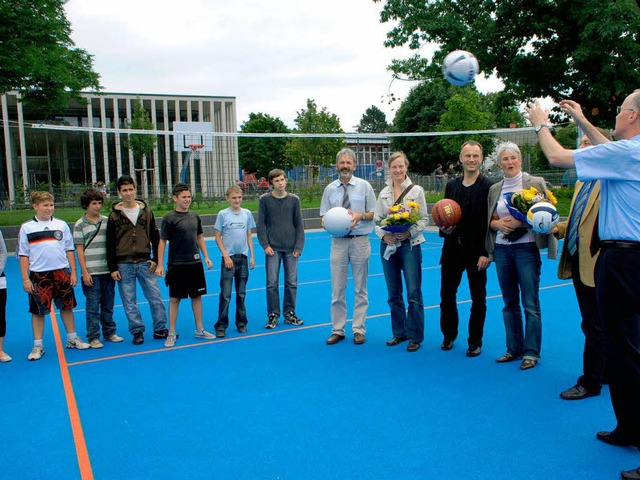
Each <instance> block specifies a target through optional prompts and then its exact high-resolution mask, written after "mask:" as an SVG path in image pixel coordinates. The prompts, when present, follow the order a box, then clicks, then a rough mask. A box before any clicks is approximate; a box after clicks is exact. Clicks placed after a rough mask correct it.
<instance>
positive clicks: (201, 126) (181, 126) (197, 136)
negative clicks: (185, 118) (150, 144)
mask: <svg viewBox="0 0 640 480" xmlns="http://www.w3.org/2000/svg"><path fill="white" fill-rule="evenodd" d="M173 132H174V134H173V151H174V152H189V151H191V150H190V148H189V145H204V147H203V148H202V150H201V151H204V152H213V136H211V135H207V133H212V132H213V125H212V124H211V122H173Z"/></svg>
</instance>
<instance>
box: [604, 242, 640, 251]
mask: <svg viewBox="0 0 640 480" xmlns="http://www.w3.org/2000/svg"><path fill="white" fill-rule="evenodd" d="M600 248H620V249H623V250H640V242H632V241H629V240H601V241H600Z"/></svg>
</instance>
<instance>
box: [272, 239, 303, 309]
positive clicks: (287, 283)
mask: <svg viewBox="0 0 640 480" xmlns="http://www.w3.org/2000/svg"><path fill="white" fill-rule="evenodd" d="M280 263H282V265H283V267H284V302H283V307H284V309H283V312H282V313H285V314H286V313H289V312H293V313H295V311H296V294H297V292H298V258H297V257H294V256H293V252H277V251H276V252H274V254H273V255H265V266H266V270H267V313H277V314H278V316H279V315H280V313H281V312H280V287H279V285H278V281H279V277H280Z"/></svg>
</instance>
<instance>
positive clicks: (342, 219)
mask: <svg viewBox="0 0 640 480" xmlns="http://www.w3.org/2000/svg"><path fill="white" fill-rule="evenodd" d="M351 220H352V217H351V214H350V213H349V211H348V210H347V209H346V208H342V207H333V208H332V209H330V210H329V211H328V212H327V213H325V215H324V229H325V230H326V231H327V232H329V235H331V236H332V237H344V236H345V235H348V234H349V232H350V231H351Z"/></svg>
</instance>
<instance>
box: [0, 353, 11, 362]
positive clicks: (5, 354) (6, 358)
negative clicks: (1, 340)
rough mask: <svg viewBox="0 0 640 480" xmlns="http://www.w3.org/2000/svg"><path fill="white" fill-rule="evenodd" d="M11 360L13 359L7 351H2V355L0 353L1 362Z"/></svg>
mask: <svg viewBox="0 0 640 480" xmlns="http://www.w3.org/2000/svg"><path fill="white" fill-rule="evenodd" d="M11 360H13V359H12V358H11V357H10V356H9V355H8V354H7V353H6V352H2V355H0V363H9V362H10V361H11Z"/></svg>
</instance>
